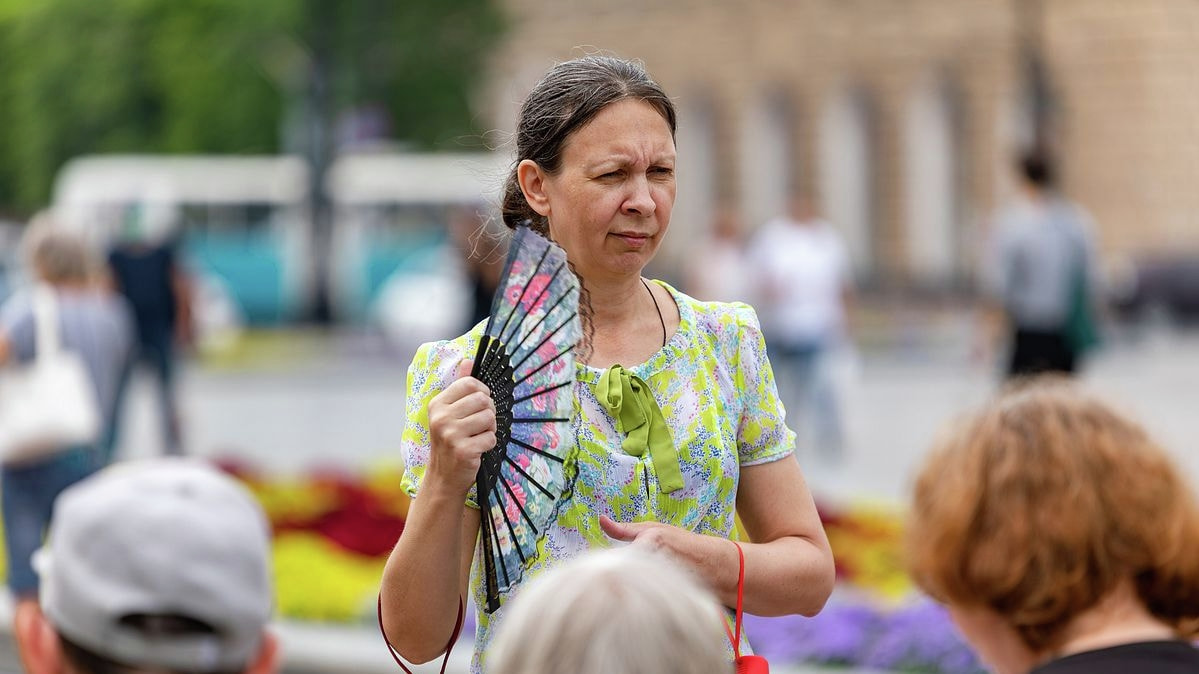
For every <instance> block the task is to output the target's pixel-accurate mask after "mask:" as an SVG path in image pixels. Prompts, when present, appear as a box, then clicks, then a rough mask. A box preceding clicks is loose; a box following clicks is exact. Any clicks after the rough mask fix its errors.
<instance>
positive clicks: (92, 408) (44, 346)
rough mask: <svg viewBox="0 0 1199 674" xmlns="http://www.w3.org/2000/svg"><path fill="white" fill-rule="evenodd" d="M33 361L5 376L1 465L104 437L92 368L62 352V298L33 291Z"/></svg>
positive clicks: (1, 380)
mask: <svg viewBox="0 0 1199 674" xmlns="http://www.w3.org/2000/svg"><path fill="white" fill-rule="evenodd" d="M32 294H33V316H34V331H35V336H36V351H35V352H34V359H33V361H31V362H30V363H28V364H24V365H14V366H11V367H7V368H4V369H3V370H0V462H3V463H6V464H19V463H24V462H28V461H32V460H35V459H38V458H41V457H44V456H48V455H50V454H53V453H56V452H58V451H61V450H63V449H67V448H69V447H72V446H75V445H81V444H86V443H91V442H95V441H96V440H97V439H98V438H99V436H100V409H99V408H100V406H99V404H98V403H97V401H96V390H95V387H93V385H92V382H91V379H90V377H89V375H88V372H87V366H86V365H84V362H83V359H82V358H81V357H80V356H79V354H77V353H73V352H70V351H66V350H64V349H62V345H61V343H60V339H59V334H58V325H59V324H58V298H57V297H55V295H54V291H53V290H52V289H50V288H48V287H45V286H41V285H39V286H35V287H34V289H33V293H32Z"/></svg>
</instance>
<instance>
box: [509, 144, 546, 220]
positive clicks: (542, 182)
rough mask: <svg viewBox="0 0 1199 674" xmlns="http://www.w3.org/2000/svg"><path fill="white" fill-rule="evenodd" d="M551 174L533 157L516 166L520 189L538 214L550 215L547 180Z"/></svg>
mask: <svg viewBox="0 0 1199 674" xmlns="http://www.w3.org/2000/svg"><path fill="white" fill-rule="evenodd" d="M548 178H549V175H548V174H546V172H545V171H543V170H542V169H541V167H540V166H538V165H537V162H535V161H533V160H532V159H523V160H521V162H520V163H519V164H517V166H516V182H517V183H519V184H520V191H521V192H524V193H525V200H526V201H528V202H529V206H531V207H532V208H533V210H534V211H536V212H537V214H538V215H542V216H545V217H547V218H548V217H549V215H550V198H549V193H548V192H546V181H547V179H548Z"/></svg>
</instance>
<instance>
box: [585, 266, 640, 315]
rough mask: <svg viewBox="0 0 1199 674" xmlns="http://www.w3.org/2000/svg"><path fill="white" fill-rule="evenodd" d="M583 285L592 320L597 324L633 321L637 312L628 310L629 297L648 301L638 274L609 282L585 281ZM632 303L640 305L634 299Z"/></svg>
mask: <svg viewBox="0 0 1199 674" xmlns="http://www.w3.org/2000/svg"><path fill="white" fill-rule="evenodd" d="M583 285H584V287H585V288H586V290H587V295H588V299H589V300H590V301H591V316H592V320H593V321H594V322H595V324H596V325H597V326H598V325H603V326H610V325H619V324H621V323H624V322H633V321H635V320H636V319H637V312H636V311H629V304H630V298H638V297H640V298H641V299H642V300H644V301H645V302H649V301H650V300H649V296H648V295H647V294H646V292H645V288H644V287H642V281H641V277H640V276H632V277H629V278H625V279H620V280H617V281H609V282H598V281H596V282H593V281H585V282H584V284H583ZM642 296H644V297H642ZM633 304H634V306H637V307H640V302H638V301H637V300H636V299H634V300H633Z"/></svg>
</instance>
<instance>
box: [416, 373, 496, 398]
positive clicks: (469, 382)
mask: <svg viewBox="0 0 1199 674" xmlns="http://www.w3.org/2000/svg"><path fill="white" fill-rule="evenodd" d="M472 393H482V394H483V395H485V396H488V397H490V396H491V391H490V390H489V389H488V388H487V386H486V385H485V384H484V383H483V382H481V381H479V380H478V379H475V378H474V377H470V376H467V377H463V378H461V379H458V380H455V381H454V382H453V383H452V384H450V385H449V386H447V387H445V390H444V391H442V392H441V393H438V394H437V395H436V396H435V397H434V398H433V400H432V401H430V404H432V403H433V402H434V401H436V402H438V403H440V404H444V405H451V404H453V403H455V402H457V401H459V400H461V399H463V398H465V397H467V396H469V395H470V394H472Z"/></svg>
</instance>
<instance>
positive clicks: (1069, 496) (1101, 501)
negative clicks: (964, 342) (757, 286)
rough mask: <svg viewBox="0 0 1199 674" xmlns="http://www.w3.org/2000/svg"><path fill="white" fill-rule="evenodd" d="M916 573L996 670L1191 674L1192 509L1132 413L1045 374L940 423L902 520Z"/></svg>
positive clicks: (1189, 495) (1194, 655)
mask: <svg viewBox="0 0 1199 674" xmlns="http://www.w3.org/2000/svg"><path fill="white" fill-rule="evenodd" d="M907 543H908V546H907V547H908V551H909V564H910V568H911V571H912V575H913V578H914V579H915V581H916V583H917V584H918V585H919V586H920V587H921V588H922V589H923V590H924V591H926V592H928V593H929V594H930V595H932V596H933V597H935V598H936V599H938V600H939V601H941V602H944V603H945V604H946V605H947V606H948V607H949V612H950V615H951V617H952V618H953V620H954V622H955V623H956V624H957V626H958V627H959V628H960V631H961V633H962V634H963V635H964V636H965V637H966V639H967V641H969V642H970V644H971V645H972V646H973V647H974V648H975V649H976V650H977V651H978V653H979V654H980V656H981V658H982V660H983V661H984V662H985V663H986V664H987V665H989V666H990V667H991V668H992V670H993V671H995V672H998V673H999V674H1024V673H1025V672H1034V673H1035V674H1074V673H1078V674H1081V673H1083V672H1087V673H1088V674H1089V673H1092V672H1096V673H1103V672H1146V673H1151V674H1174V673H1177V674H1182V672H1197V671H1199V651H1197V650H1196V649H1195V647H1194V646H1193V645H1192V644H1190V643H1188V641H1187V640H1188V639H1195V638H1196V636H1199V634H1197V632H1199V508H1197V507H1196V501H1195V494H1194V492H1193V491H1192V490H1191V489H1190V488H1189V487H1188V485H1187V484H1186V482H1185V480H1184V479H1183V477H1182V475H1181V473H1180V472H1179V471H1178V469H1177V468H1176V467H1175V466H1174V465H1173V464H1172V462H1171V461H1170V459H1169V457H1168V456H1167V455H1166V453H1165V452H1164V451H1163V450H1162V449H1161V448H1160V447H1159V446H1158V445H1157V444H1156V443H1155V442H1154V441H1153V440H1152V439H1150V438H1149V436H1148V435H1147V434H1146V432H1145V431H1144V430H1143V429H1142V428H1141V427H1140V426H1139V425H1137V424H1136V423H1134V422H1133V421H1131V420H1129V419H1127V418H1125V417H1124V416H1122V415H1120V414H1119V413H1117V412H1116V411H1115V410H1113V409H1112V408H1110V407H1108V406H1107V405H1105V404H1103V403H1101V402H1099V401H1097V400H1095V399H1093V398H1091V397H1089V396H1087V395H1085V394H1083V393H1082V392H1080V391H1079V390H1078V389H1077V388H1075V387H1074V386H1072V385H1071V384H1069V383H1068V382H1065V381H1062V380H1060V379H1058V380H1053V381H1041V382H1034V383H1030V384H1028V385H1026V386H1023V387H1019V388H1016V389H1014V390H1011V391H1009V392H1006V393H1004V394H1003V395H1001V396H999V398H998V399H997V400H995V401H994V402H992V403H991V404H989V405H987V406H985V407H984V408H982V409H981V410H979V411H978V412H975V413H973V414H971V415H970V416H968V417H966V418H965V419H964V420H963V421H962V422H960V423H958V424H956V425H954V426H953V427H952V428H951V429H950V430H949V432H948V433H947V434H946V435H945V436H944V437H943V438H942V439H941V441H940V442H939V443H938V444H937V446H936V447H935V448H934V450H933V452H932V453H931V454H930V455H929V456H928V457H927V459H926V460H925V463H924V467H923V468H922V469H921V471H920V473H919V477H918V479H917V481H916V489H915V502H914V507H913V510H912V513H911V516H910V517H909V519H908V527H907Z"/></svg>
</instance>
